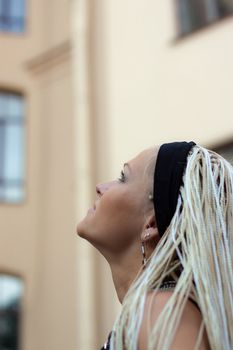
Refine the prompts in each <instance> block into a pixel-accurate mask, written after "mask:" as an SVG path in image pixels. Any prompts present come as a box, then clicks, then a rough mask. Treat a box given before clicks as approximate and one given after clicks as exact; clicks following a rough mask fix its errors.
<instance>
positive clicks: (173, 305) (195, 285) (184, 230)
mask: <svg viewBox="0 0 233 350" xmlns="http://www.w3.org/2000/svg"><path fill="white" fill-rule="evenodd" d="M183 182H184V185H183V186H182V187H181V189H180V194H179V197H178V203H177V207H176V212H175V214H174V216H173V219H172V221H171V223H170V226H169V227H168V228H167V230H166V232H165V233H164V235H163V236H162V238H161V239H160V241H159V243H158V245H157V246H156V248H155V250H154V252H153V254H152V255H151V257H150V258H149V259H148V266H147V267H146V269H145V270H142V269H140V271H139V272H138V274H137V276H136V278H135V280H134V281H133V283H132V284H131V286H130V288H129V290H128V292H127V294H126V296H125V298H124V300H123V306H122V310H121V312H120V314H119V316H118V317H117V319H116V321H115V324H114V327H113V336H112V337H111V341H110V348H111V350H121V349H122V350H123V349H124V350H125V349H127V350H137V348H138V336H139V331H140V326H141V322H142V318H143V313H144V306H145V301H146V296H147V293H148V292H149V291H151V290H152V289H153V290H154V293H153V297H155V295H156V292H157V291H158V289H159V287H160V285H161V283H162V281H163V280H164V278H165V277H167V276H171V277H173V279H174V280H175V281H177V285H176V287H175V289H174V293H173V294H172V296H171V297H170V298H169V300H168V302H167V303H166V305H165V307H164V309H163V311H162V312H161V314H160V315H159V318H158V319H157V321H156V323H155V324H154V325H153V326H152V328H151V327H150V312H149V315H148V320H147V325H148V327H147V331H148V350H152V349H153V350H154V349H159V350H160V349H162V350H168V349H170V347H171V344H172V341H173V339H174V336H175V333H176V330H177V327H178V325H179V321H180V318H181V316H182V312H183V310H184V307H185V304H186V302H187V299H188V298H190V297H191V298H192V299H193V300H194V301H196V302H197V304H198V305H199V307H200V310H201V313H202V317H203V321H202V324H201V327H200V330H199V335H198V338H197V341H196V345H195V350H198V349H199V346H200V343H201V340H202V335H203V332H204V329H205V328H206V331H207V335H208V339H209V343H210V347H211V349H212V350H232V349H233V168H232V166H231V165H230V164H229V163H228V162H227V161H226V160H225V159H224V158H222V157H221V156H220V155H218V154H216V153H215V152H213V151H210V150H207V149H205V148H203V147H200V146H195V147H194V148H193V150H192V152H191V154H190V155H189V157H188V160H187V167H186V171H185V174H184V177H183ZM152 303H153V299H152V301H151V304H150V310H152Z"/></svg>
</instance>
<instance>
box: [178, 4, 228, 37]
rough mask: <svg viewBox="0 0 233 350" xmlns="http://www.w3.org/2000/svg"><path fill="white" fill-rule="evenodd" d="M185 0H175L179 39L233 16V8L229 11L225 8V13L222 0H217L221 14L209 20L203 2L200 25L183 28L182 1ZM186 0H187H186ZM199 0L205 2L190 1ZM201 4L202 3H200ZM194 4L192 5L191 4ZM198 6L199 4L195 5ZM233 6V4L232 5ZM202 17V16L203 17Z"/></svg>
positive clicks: (200, 10)
mask: <svg viewBox="0 0 233 350" xmlns="http://www.w3.org/2000/svg"><path fill="white" fill-rule="evenodd" d="M182 1H183V0H174V4H175V12H176V32H177V39H182V38H186V37H188V36H190V35H194V34H196V33H198V32H200V31H202V30H205V29H207V28H209V27H211V26H213V25H216V24H218V23H220V22H222V21H224V20H226V19H228V18H229V17H231V16H233V8H232V10H230V11H227V10H226V9H225V13H224V9H223V8H222V9H220V8H221V0H217V1H219V9H218V10H219V14H218V17H217V18H215V19H213V20H209V21H208V20H207V14H205V10H204V6H205V5H204V4H203V6H202V7H203V8H202V9H201V8H200V9H199V12H200V13H201V16H200V18H199V20H200V22H202V23H200V25H197V26H196V27H193V28H192V29H190V30H188V31H185V30H184V28H182V20H181V2H182ZM184 1H185V0H184ZM186 1H190V0H186ZM198 1H201V3H203V2H204V0H191V1H190V3H196V4H197V3H198ZM199 5H200V4H199ZM191 6H192V5H191ZM195 6H197V5H195ZM232 6H233V5H232ZM220 11H222V13H220ZM205 16H206V17H205ZM201 17H202V18H201ZM187 20H190V18H187Z"/></svg>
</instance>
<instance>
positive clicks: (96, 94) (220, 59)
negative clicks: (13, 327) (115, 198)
mask: <svg viewBox="0 0 233 350" xmlns="http://www.w3.org/2000/svg"><path fill="white" fill-rule="evenodd" d="M172 4H173V2H172V1H171V0H170V1H167V2H164V3H162V2H161V3H158V2H156V3H155V2H154V1H147V2H145V1H139V0H136V1H132V0H131V1H130V0H124V1H123V0H120V1H113V0H100V1H98V2H96V1H94V0H89V1H86V0H73V1H68V0H67V1H64V0H56V1H55V0H51V1H49V2H48V1H46V0H41V1H39V0H31V1H29V0H28V29H27V31H26V33H25V35H23V36H14V35H7V34H2V33H0V50H1V55H0V87H1V88H10V89H16V90H19V91H21V92H23V93H24V94H25V97H26V110H27V112H26V152H27V154H26V200H25V202H24V203H22V204H21V205H9V204H8V205H6V204H0V241H1V242H0V243H1V244H0V271H1V270H2V271H7V272H13V273H17V274H20V275H21V276H22V277H23V278H24V279H25V285H26V289H25V295H24V301H23V306H24V309H23V310H24V313H23V330H22V337H21V339H22V348H21V350H32V349H33V350H37V349H38V350H39V349H44V350H47V349H48V350H53V349H54V350H55V349H56V350H59V349H61V350H64V349H70V350H71V349H85V350H94V349H98V348H99V347H100V346H101V345H102V344H103V342H104V341H105V339H106V337H107V335H108V332H109V331H110V330H111V328H112V325H113V322H114V319H115V317H116V315H117V313H118V311H119V310H120V304H119V302H118V300H117V296H116V292H115V290H114V286H113V282H112V277H111V273H110V270H109V267H108V264H107V262H106V261H105V260H104V259H103V257H102V256H101V255H100V254H99V253H98V252H96V251H95V249H94V248H93V247H91V246H90V245H89V244H88V242H86V241H83V240H81V239H80V238H79V237H77V236H76V235H75V226H76V223H77V221H78V220H79V219H80V218H81V217H82V216H83V215H85V212H86V210H87V208H88V207H89V206H90V204H91V203H93V199H94V198H95V184H96V183H98V182H99V181H105V180H107V179H111V178H116V177H118V175H119V172H120V170H121V167H122V163H123V162H124V161H126V160H127V159H129V158H131V157H133V156H134V155H135V154H136V153H137V152H139V151H140V150H142V149H143V148H146V147H149V146H151V145H154V144H156V143H161V142H166V141H171V140H183V139H184V140H185V139H187V140H191V139H193V140H194V141H196V142H199V143H202V144H203V145H206V146H211V145H217V144H221V143H224V142H225V140H230V139H232V137H233V119H232V112H233V105H232V103H231V94H232V91H233V79H232V75H233V68H232V64H231V62H232V60H233V57H232V56H233V46H232V42H231V38H232V34H233V17H229V18H228V19H226V20H224V21H221V22H219V23H217V24H216V25H214V26H210V27H208V28H206V29H205V30H202V31H199V32H198V33H196V34H194V35H190V36H189V37H187V38H186V39H183V40H176V28H175V19H174V9H173V5H172Z"/></svg>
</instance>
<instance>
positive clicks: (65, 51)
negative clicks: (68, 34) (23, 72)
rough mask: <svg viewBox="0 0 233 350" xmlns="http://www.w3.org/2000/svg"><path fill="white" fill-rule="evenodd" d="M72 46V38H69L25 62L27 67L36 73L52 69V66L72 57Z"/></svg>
mask: <svg viewBox="0 0 233 350" xmlns="http://www.w3.org/2000/svg"><path fill="white" fill-rule="evenodd" d="M71 48H72V45H71V40H69V39H68V40H66V41H64V42H62V43H61V44H59V45H57V46H54V47H52V48H51V49H49V50H47V51H44V52H43V53H41V54H39V55H37V56H35V57H33V58H31V59H29V60H28V61H27V62H26V63H25V66H26V69H27V70H29V71H30V72H31V73H34V74H37V73H42V72H44V71H47V70H50V69H51V68H54V67H55V66H57V65H59V64H61V63H62V62H64V61H67V60H69V59H70V55H71Z"/></svg>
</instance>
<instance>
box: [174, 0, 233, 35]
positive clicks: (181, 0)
mask: <svg viewBox="0 0 233 350" xmlns="http://www.w3.org/2000/svg"><path fill="white" fill-rule="evenodd" d="M176 3H177V9H178V19H179V35H180V36H182V35H185V34H188V33H191V32H193V31H195V30H197V29H199V28H202V27H204V26H206V25H208V24H210V23H212V22H215V21H217V20H219V19H220V18H223V17H226V16H227V15H229V14H231V13H233V0H176Z"/></svg>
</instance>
